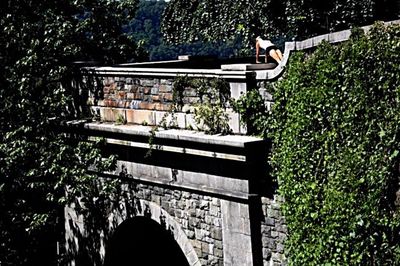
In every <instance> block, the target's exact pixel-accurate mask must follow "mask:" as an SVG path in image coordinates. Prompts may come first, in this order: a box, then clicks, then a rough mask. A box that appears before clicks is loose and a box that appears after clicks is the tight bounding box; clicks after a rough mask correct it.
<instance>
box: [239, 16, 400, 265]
mask: <svg viewBox="0 0 400 266" xmlns="http://www.w3.org/2000/svg"><path fill="white" fill-rule="evenodd" d="M286 74H287V75H286V76H285V78H284V79H282V80H281V81H280V82H278V84H277V86H276V87H275V89H274V91H273V96H274V100H275V104H274V105H273V108H272V113H271V115H270V116H269V117H268V118H265V119H264V121H261V120H260V119H252V117H250V119H249V121H253V122H254V123H256V126H259V127H260V128H262V126H263V125H260V123H265V121H266V123H267V124H268V126H267V131H266V133H267V134H266V136H269V137H271V138H272V142H273V149H272V155H271V161H270V162H271V166H272V168H273V174H274V176H275V178H276V179H277V180H278V184H279V192H280V193H281V194H282V195H283V196H284V198H285V203H284V205H283V211H284V214H285V217H286V221H287V226H288V230H289V235H288V239H287V241H286V248H285V250H286V252H287V256H288V261H289V264H290V265H399V264H400V207H399V191H400V188H399V176H400V175H399V165H400V158H399V155H400V154H399V151H400V27H399V26H389V27H385V26H384V25H383V24H376V25H374V27H373V28H372V29H371V30H370V32H369V33H368V34H367V35H365V34H364V33H362V32H361V31H360V30H355V31H354V32H353V37H352V38H351V39H350V40H349V41H348V42H346V43H344V44H343V45H338V46H332V45H329V44H327V43H324V44H322V45H321V46H320V47H319V48H318V49H317V51H315V52H314V53H313V54H312V55H309V56H305V55H304V54H296V55H295V56H294V57H292V58H291V61H290V64H289V67H288V72H287V73H286ZM242 106H243V105H242ZM396 192H397V199H396Z"/></svg>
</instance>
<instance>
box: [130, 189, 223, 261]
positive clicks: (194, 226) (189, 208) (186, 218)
mask: <svg viewBox="0 0 400 266" xmlns="http://www.w3.org/2000/svg"><path fill="white" fill-rule="evenodd" d="M136 189H137V190H136V191H137V192H136V193H135V197H137V198H139V199H144V200H147V201H151V202H154V203H156V204H157V205H159V206H160V207H162V208H163V209H164V210H165V211H167V212H168V213H169V215H171V216H172V217H174V219H175V220H176V221H177V222H178V223H179V224H180V225H181V227H182V229H183V231H184V232H185V234H186V236H187V238H188V239H189V241H190V242H191V244H192V246H193V248H194V249H195V251H196V253H197V256H198V258H199V259H200V262H201V265H220V266H222V265H223V243H222V227H221V226H222V221H221V207H220V206H221V205H220V200H219V199H218V198H214V197H210V196H205V195H199V194H195V193H191V192H184V191H180V190H173V189H168V188H163V187H158V186H154V185H147V184H146V185H145V184H137V188H136Z"/></svg>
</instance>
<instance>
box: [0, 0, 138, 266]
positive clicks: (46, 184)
mask: <svg viewBox="0 0 400 266" xmlns="http://www.w3.org/2000/svg"><path fill="white" fill-rule="evenodd" d="M135 7H136V1H135V0H125V1H110V0H97V1H87V0H79V1H72V0H71V1H70V0H63V1H58V2H54V1H47V0H44V1H39V2H38V1H27V0H16V1H5V3H2V7H1V9H0V88H1V89H0V106H1V108H0V169H1V170H0V188H1V189H0V217H1V219H0V234H1V236H2V237H1V238H0V264H1V265H56V260H57V258H56V257H55V255H54V254H55V252H56V245H55V244H56V240H62V239H63V236H62V235H61V232H62V231H60V228H59V227H58V226H60V227H61V228H62V227H63V222H62V219H60V217H62V210H63V209H62V208H63V206H64V205H65V204H66V203H67V202H69V200H71V198H74V197H75V196H78V195H85V196H89V195H90V194H88V193H85V192H87V191H90V188H91V187H92V183H93V180H94V179H95V176H94V175H92V174H89V173H88V172H87V169H88V167H89V166H91V167H96V168H98V169H99V170H104V169H111V168H112V167H113V165H114V163H115V158H109V160H103V159H101V155H100V148H101V147H102V145H103V143H102V142H86V141H83V140H82V141H79V140H73V139H71V137H70V136H68V135H66V134H62V133H61V132H60V125H61V124H62V122H63V121H65V120H69V119H74V118H77V117H75V114H77V113H79V111H78V110H77V108H78V106H76V105H74V101H73V99H74V97H76V96H77V92H76V91H74V90H73V88H72V87H71V80H72V78H73V77H74V76H73V74H74V73H73V71H72V70H73V69H72V68H71V66H72V63H73V62H74V61H77V60H96V61H99V62H104V63H116V62H121V61H127V60H131V59H132V60H133V59H135V58H140V57H142V56H143V53H142V52H141V49H140V48H139V47H138V46H137V45H136V44H135V43H134V42H133V41H132V40H131V39H130V38H129V37H128V36H127V35H125V34H123V33H122V31H121V28H122V25H123V24H125V23H127V21H128V20H129V19H131V18H132V16H133V15H134V11H135ZM75 107H76V108H75ZM66 186H68V187H69V191H70V192H69V195H70V197H65V191H64V189H65V187H66ZM60 215H61V216H60Z"/></svg>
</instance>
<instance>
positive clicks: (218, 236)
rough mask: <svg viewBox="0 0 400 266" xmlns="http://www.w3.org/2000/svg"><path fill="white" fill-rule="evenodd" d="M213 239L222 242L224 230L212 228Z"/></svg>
mask: <svg viewBox="0 0 400 266" xmlns="http://www.w3.org/2000/svg"><path fill="white" fill-rule="evenodd" d="M211 237H212V238H213V239H216V240H222V229H221V228H212V229H211Z"/></svg>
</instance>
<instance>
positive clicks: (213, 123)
mask: <svg viewBox="0 0 400 266" xmlns="http://www.w3.org/2000/svg"><path fill="white" fill-rule="evenodd" d="M185 89H189V90H194V94H195V95H196V97H197V98H198V101H197V102H195V103H193V106H194V119H195V123H196V126H197V128H198V129H200V130H202V131H204V132H206V133H209V134H219V133H221V134H227V133H229V132H230V131H231V129H230V127H229V117H228V114H227V112H226V107H227V106H228V104H229V100H230V88H229V84H228V83H227V82H226V81H225V80H222V79H218V78H213V79H206V78H189V77H187V76H180V77H177V78H176V79H175V81H174V87H173V95H174V96H173V99H174V106H175V109H177V108H178V109H179V108H180V109H182V107H183V106H184V105H185V104H188V103H186V102H185V101H187V100H188V99H187V98H185V97H186V95H185ZM173 109H174V108H173Z"/></svg>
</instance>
